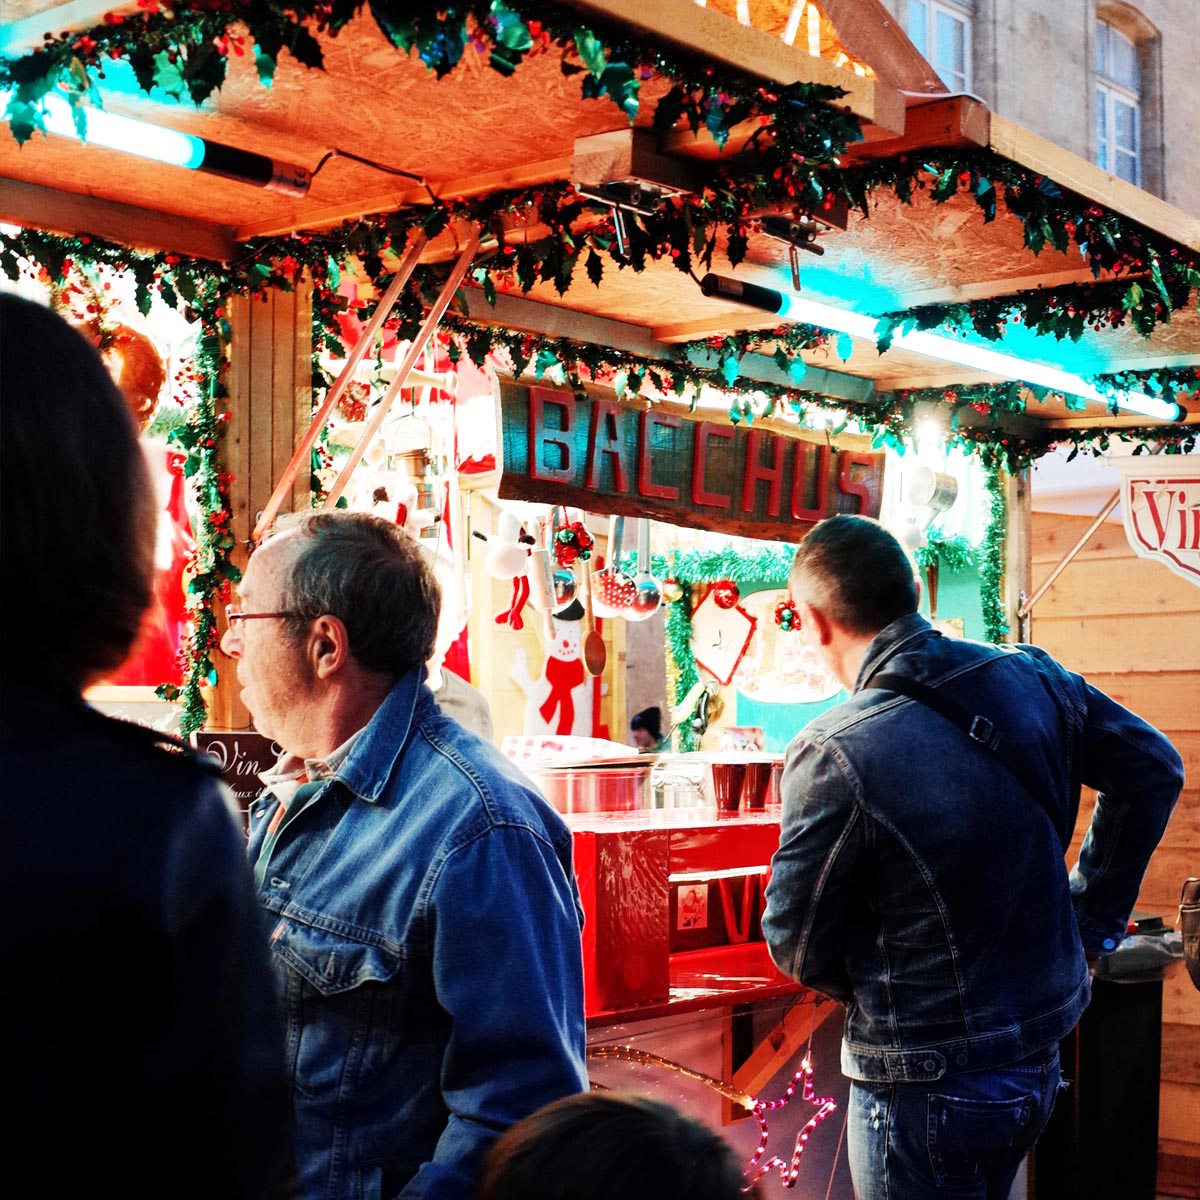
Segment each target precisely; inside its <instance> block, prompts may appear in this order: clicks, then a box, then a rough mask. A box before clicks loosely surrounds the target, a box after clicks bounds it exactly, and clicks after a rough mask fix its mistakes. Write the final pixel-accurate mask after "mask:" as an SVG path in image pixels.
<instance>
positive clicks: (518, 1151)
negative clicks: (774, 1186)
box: [477, 1092, 745, 1200]
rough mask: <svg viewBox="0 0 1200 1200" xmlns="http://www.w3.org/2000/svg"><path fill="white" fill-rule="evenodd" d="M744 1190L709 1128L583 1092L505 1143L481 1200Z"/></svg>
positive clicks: (604, 1199) (488, 1171)
mask: <svg viewBox="0 0 1200 1200" xmlns="http://www.w3.org/2000/svg"><path fill="white" fill-rule="evenodd" d="M744 1183H745V1180H744V1178H743V1175H742V1171H741V1168H740V1166H739V1165H738V1161H737V1159H736V1157H735V1156H734V1152H733V1148H732V1147H731V1146H730V1145H729V1143H728V1142H726V1141H724V1140H723V1139H722V1138H721V1136H720V1135H719V1134H717V1133H715V1132H714V1131H713V1130H711V1129H709V1128H708V1126H707V1125H702V1124H701V1123H700V1122H699V1121H697V1120H695V1119H694V1118H692V1117H687V1116H684V1115H683V1113H681V1112H677V1111H676V1110H675V1109H674V1108H672V1107H671V1106H670V1105H669V1104H663V1103H662V1102H661V1101H658V1100H647V1099H643V1098H642V1097H640V1096H627V1095H621V1094H618V1093H613V1092H583V1093H582V1094H580V1095H578V1096H568V1097H567V1098H566V1099H565V1100H557V1101H555V1102H554V1103H553V1104H547V1105H546V1107H545V1108H541V1109H539V1110H538V1111H537V1112H535V1113H534V1114H533V1115H532V1116H529V1117H526V1118H525V1120H523V1121H521V1122H520V1123H519V1124H517V1125H514V1126H513V1127H512V1128H511V1129H509V1130H508V1131H507V1132H506V1133H504V1134H503V1135H502V1136H501V1137H500V1139H499V1140H498V1141H497V1142H496V1143H495V1144H494V1145H493V1146H492V1148H491V1150H490V1151H489V1152H488V1155H487V1158H485V1159H484V1163H483V1169H482V1171H481V1173H480V1177H479V1190H478V1192H477V1200H613V1198H614V1197H619V1198H620V1200H736V1198H737V1197H738V1196H740V1195H741V1189H742V1186H743V1184H744Z"/></svg>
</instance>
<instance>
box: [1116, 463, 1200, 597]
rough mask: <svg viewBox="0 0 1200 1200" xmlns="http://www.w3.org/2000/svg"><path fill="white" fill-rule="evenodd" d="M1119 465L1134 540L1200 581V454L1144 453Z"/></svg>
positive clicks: (1147, 553)
mask: <svg viewBox="0 0 1200 1200" xmlns="http://www.w3.org/2000/svg"><path fill="white" fill-rule="evenodd" d="M1117 465H1118V466H1119V467H1120V468H1121V510H1122V513H1123V514H1124V517H1125V536H1126V537H1127V538H1128V539H1129V544H1130V545H1131V546H1132V547H1133V548H1134V550H1136V551H1137V553H1138V554H1139V555H1140V556H1141V557H1142V558H1153V559H1156V560H1157V561H1158V562H1161V563H1163V564H1165V565H1166V566H1168V567H1169V568H1170V569H1171V570H1172V571H1174V572H1175V574H1176V575H1182V576H1183V577H1184V578H1185V579H1189V580H1191V582H1192V583H1194V584H1196V585H1197V586H1200V459H1186V458H1179V457H1176V456H1174V455H1172V456H1171V457H1170V458H1169V459H1157V458H1146V457H1142V456H1140V455H1139V456H1138V457H1136V458H1129V459H1119V460H1118V461H1117Z"/></svg>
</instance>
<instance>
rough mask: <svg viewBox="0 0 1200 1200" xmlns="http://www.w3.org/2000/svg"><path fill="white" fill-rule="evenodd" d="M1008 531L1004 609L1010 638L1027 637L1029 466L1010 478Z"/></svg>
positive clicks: (1030, 568)
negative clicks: (1023, 612) (1023, 616)
mask: <svg viewBox="0 0 1200 1200" xmlns="http://www.w3.org/2000/svg"><path fill="white" fill-rule="evenodd" d="M1007 487H1008V495H1007V497H1006V499H1007V503H1008V532H1007V535H1006V536H1005V540H1004V612H1005V615H1006V616H1007V618H1008V640H1009V641H1010V642H1023V641H1026V640H1027V635H1028V630H1027V629H1023V628H1022V622H1021V620H1020V613H1021V610H1022V608H1023V607H1024V602H1025V598H1026V597H1027V596H1028V595H1029V593H1030V591H1032V589H1033V550H1032V544H1033V506H1032V504H1031V502H1030V495H1031V493H1030V486H1029V472H1028V470H1025V471H1021V472H1019V473H1018V474H1016V475H1013V476H1010V477H1009V480H1008V485H1007Z"/></svg>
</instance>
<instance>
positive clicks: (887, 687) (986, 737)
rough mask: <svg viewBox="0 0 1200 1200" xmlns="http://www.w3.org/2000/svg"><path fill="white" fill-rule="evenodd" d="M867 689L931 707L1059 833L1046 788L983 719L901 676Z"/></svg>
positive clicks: (883, 679) (876, 679) (875, 682)
mask: <svg viewBox="0 0 1200 1200" xmlns="http://www.w3.org/2000/svg"><path fill="white" fill-rule="evenodd" d="M868 688H878V689H879V690H881V691H888V692H898V693H899V694H900V695H901V696H907V697H908V698H909V699H910V700H916V701H917V703H918V704H924V705H925V707H926V708H932V709H933V711H934V712H936V713H938V714H939V715H940V716H942V717H945V719H946V720H947V721H949V722H950V723H951V724H952V725H957V726H958V727H959V729H961V730H962V731H963V732H964V733H965V734H966V735H967V737H969V738H970V739H971V740H972V741H973V742H978V743H979V744H980V745H981V746H983V747H985V748H986V749H988V750H990V751H991V752H992V753H993V754H994V755H995V756H996V758H997V759H998V760H999V761H1000V762H1001V763H1002V764H1003V765H1004V766H1005V767H1007V768H1008V771H1009V773H1010V774H1011V775H1012V777H1013V778H1014V779H1015V780H1016V781H1017V782H1018V783H1019V784H1020V785H1021V787H1023V788H1024V789H1025V791H1027V792H1028V793H1029V794H1030V796H1032V797H1033V798H1034V799H1035V800H1036V801H1037V802H1038V804H1040V805H1041V807H1042V808H1043V809H1044V810H1045V812H1046V815H1047V816H1048V817H1049V818H1050V824H1051V825H1053V826H1054V828H1055V829H1056V830H1059V822H1058V821H1057V820H1056V819H1055V816H1054V810H1053V808H1052V807H1051V805H1050V803H1049V797H1048V796H1047V794H1046V788H1045V786H1044V784H1043V782H1042V780H1041V779H1039V778H1038V777H1037V776H1035V775H1033V774H1031V773H1030V772H1029V770H1028V769H1027V768H1026V766H1025V764H1024V763H1023V762H1019V761H1017V760H1015V759H1013V758H1011V757H1010V756H1009V755H1008V754H1007V753H1005V751H1004V748H1003V747H1004V737H1003V735H1002V734H1001V733H1000V730H998V729H997V728H996V726H995V725H994V724H993V723H992V722H991V721H990V720H989V719H988V718H987V717H985V716H981V715H978V714H973V713H971V712H970V711H969V710H968V709H966V708H964V707H963V706H962V705H961V704H959V703H958V701H957V700H952V699H951V698H950V697H949V696H947V695H945V694H944V693H942V692H938V691H936V690H935V689H933V688H931V687H928V686H926V685H925V684H923V683H918V682H917V681H916V680H915V679H909V678H907V677H906V676H904V675H888V674H883V675H876V676H874V677H873V678H872V679H870V680H868V682H867V683H865V684H864V685H863V690H864V691H865V690H866V689H868ZM1059 841H1060V842H1061V841H1062V832H1061V830H1059ZM1066 848H1067V847H1066V844H1065V843H1064V845H1063V849H1064V851H1065V850H1066Z"/></svg>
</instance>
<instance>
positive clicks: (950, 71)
mask: <svg viewBox="0 0 1200 1200" xmlns="http://www.w3.org/2000/svg"><path fill="white" fill-rule="evenodd" d="M908 36H909V38H910V39H911V40H912V44H913V45H914V46H916V48H917V49H918V50H919V51H920V52H921V53H922V55H924V57H925V61H926V62H928V63H929V64H930V66H932V67H933V69H934V70H935V71H936V72H937V73H938V77H939V78H940V79H941V81H942V82H943V83H944V84H945V85H946V86H947V87H948V88H949V89H950V90H951V91H952V92H969V91H970V90H971V10H970V8H969V7H966V6H964V5H963V4H961V3H956V2H954V0H908Z"/></svg>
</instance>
